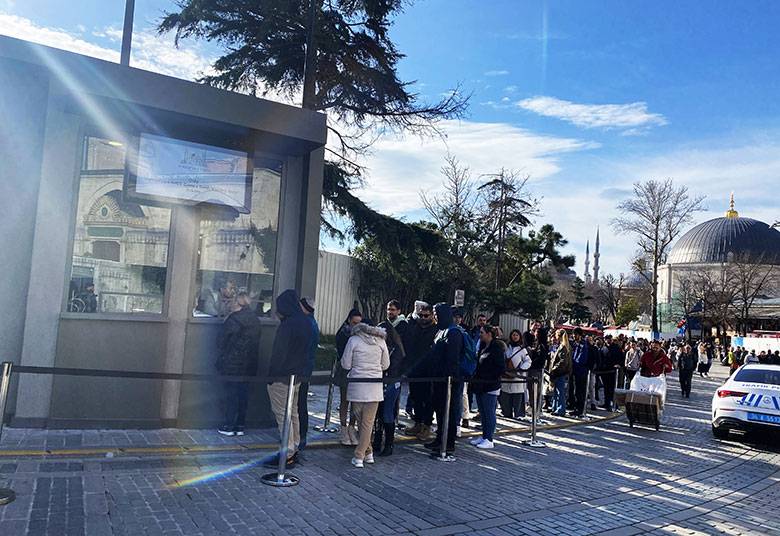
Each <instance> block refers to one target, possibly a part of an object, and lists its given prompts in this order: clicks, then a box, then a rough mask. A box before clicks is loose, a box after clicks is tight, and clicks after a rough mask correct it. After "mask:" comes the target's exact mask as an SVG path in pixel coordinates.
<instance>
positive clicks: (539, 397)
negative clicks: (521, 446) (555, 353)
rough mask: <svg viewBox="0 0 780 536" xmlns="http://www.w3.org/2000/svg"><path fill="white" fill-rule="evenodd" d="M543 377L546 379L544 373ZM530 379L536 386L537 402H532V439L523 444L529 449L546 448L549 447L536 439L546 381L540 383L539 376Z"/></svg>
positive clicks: (535, 397)
mask: <svg viewBox="0 0 780 536" xmlns="http://www.w3.org/2000/svg"><path fill="white" fill-rule="evenodd" d="M541 377H542V378H544V373H542V375H541ZM528 379H530V380H531V382H532V383H534V384H535V386H534V399H535V400H531V439H530V441H524V442H523V443H525V445H527V446H529V447H534V448H544V447H546V446H547V445H546V444H545V443H544V442H543V441H539V440H537V439H536V426H537V418H538V415H539V408H540V407H541V400H542V385H543V383H544V381H539V376H537V375H536V374H534V375H532V376H529V377H528Z"/></svg>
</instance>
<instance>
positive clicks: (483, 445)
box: [469, 324, 506, 449]
mask: <svg viewBox="0 0 780 536" xmlns="http://www.w3.org/2000/svg"><path fill="white" fill-rule="evenodd" d="M479 341H480V345H479V356H478V361H477V369H476V371H474V377H473V378H472V379H471V380H470V383H469V385H471V386H472V390H473V391H474V395H475V396H476V398H477V407H478V408H479V414H480V415H481V416H482V437H480V438H474V439H472V440H471V441H470V443H471V444H472V445H474V446H475V447H477V448H478V449H492V448H493V446H494V445H493V434H494V433H495V432H496V402H497V401H498V395H499V394H501V376H502V375H503V374H504V372H505V370H506V360H505V358H504V354H505V353H506V344H504V342H503V341H502V340H500V339H498V338H496V330H495V328H494V327H493V326H491V325H489V324H485V325H484V326H482V327H480V328H479Z"/></svg>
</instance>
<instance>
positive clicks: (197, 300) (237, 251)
mask: <svg viewBox="0 0 780 536" xmlns="http://www.w3.org/2000/svg"><path fill="white" fill-rule="evenodd" d="M281 181H282V163H281V162H280V161H277V160H270V159H256V160H255V168H254V175H253V179H252V205H251V212H250V213H249V214H239V213H238V212H237V211H236V210H235V209H230V208H226V207H202V208H201V218H200V234H199V243H198V273H197V279H196V288H197V292H196V295H195V297H194V300H193V301H194V303H193V315H194V316H204V317H223V316H225V315H227V314H228V313H230V311H231V308H232V306H233V302H234V299H235V296H236V293H237V292H239V291H242V290H243V291H246V292H248V293H249V295H250V298H251V299H252V307H253V309H254V310H255V311H256V312H257V314H258V316H270V314H271V300H272V294H273V287H274V267H275V265H276V239H277V233H278V230H279V200H280V193H281V190H280V188H281Z"/></svg>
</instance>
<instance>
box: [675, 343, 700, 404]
mask: <svg viewBox="0 0 780 536" xmlns="http://www.w3.org/2000/svg"><path fill="white" fill-rule="evenodd" d="M697 365H698V358H697V357H696V354H695V353H694V352H693V348H691V345H690V344H686V345H685V346H683V347H682V349H681V350H680V351H679V352H678V354H677V370H678V371H679V375H680V390H681V391H682V396H683V397H685V398H691V384H692V383H693V373H694V372H696V366H697Z"/></svg>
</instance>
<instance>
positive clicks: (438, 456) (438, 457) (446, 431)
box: [431, 376, 460, 462]
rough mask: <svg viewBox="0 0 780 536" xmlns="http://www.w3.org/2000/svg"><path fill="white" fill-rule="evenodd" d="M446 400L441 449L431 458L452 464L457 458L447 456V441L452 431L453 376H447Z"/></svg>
mask: <svg viewBox="0 0 780 536" xmlns="http://www.w3.org/2000/svg"><path fill="white" fill-rule="evenodd" d="M445 400H446V401H445V403H444V422H443V423H441V425H442V430H441V448H440V450H439V452H438V454H437V453H436V452H434V453H433V454H431V457H433V459H434V460H439V461H441V462H452V461H455V457H454V456H448V455H447V439H448V435H449V429H450V405H451V404H452V376H447V395H446V398H445ZM458 403H460V400H458Z"/></svg>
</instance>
